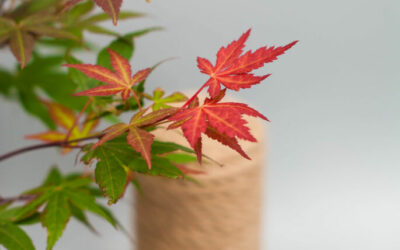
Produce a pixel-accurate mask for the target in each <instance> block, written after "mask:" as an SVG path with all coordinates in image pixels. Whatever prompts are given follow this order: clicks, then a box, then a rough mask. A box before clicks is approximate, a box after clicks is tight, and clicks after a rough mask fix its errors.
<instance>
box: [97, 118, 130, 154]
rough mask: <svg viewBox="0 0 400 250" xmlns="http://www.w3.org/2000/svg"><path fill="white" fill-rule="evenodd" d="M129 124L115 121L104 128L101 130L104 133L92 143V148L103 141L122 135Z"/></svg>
mask: <svg viewBox="0 0 400 250" xmlns="http://www.w3.org/2000/svg"><path fill="white" fill-rule="evenodd" d="M128 129H129V126H128V124H125V123H117V124H114V125H112V126H110V127H108V128H106V129H105V130H103V133H104V135H103V136H102V137H101V139H100V140H99V141H98V142H97V143H96V144H94V145H93V147H92V149H94V148H96V147H98V146H100V145H101V144H103V143H105V142H106V141H109V140H111V139H114V138H115V137H117V136H119V135H122V134H123V133H125V132H126V131H128Z"/></svg>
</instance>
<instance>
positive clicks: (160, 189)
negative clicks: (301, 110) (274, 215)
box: [135, 120, 264, 250]
mask: <svg viewBox="0 0 400 250" xmlns="http://www.w3.org/2000/svg"><path fill="white" fill-rule="evenodd" d="M250 121H251V122H250V125H249V126H250V127H251V130H252V133H253V134H254V135H255V137H256V138H257V139H258V140H259V142H258V143H247V142H243V141H241V142H240V144H241V145H242V146H243V149H244V150H245V152H246V153H248V155H249V156H250V157H251V158H252V160H251V161H249V160H247V159H244V158H242V157H241V156H240V155H239V154H238V153H236V152H235V151H233V150H231V149H230V148H228V147H225V146H223V145H222V144H219V143H216V142H215V141H212V140H209V139H208V138H206V136H203V147H204V153H205V154H206V155H208V156H210V157H211V158H212V159H215V160H216V161H218V162H220V163H223V166H222V167H221V166H219V165H218V164H215V163H212V162H210V161H207V160H205V161H206V163H205V164H203V165H202V166H198V165H197V164H192V165H190V166H189V167H190V168H193V169H196V170H201V171H204V172H205V174H201V175H195V176H193V177H195V178H196V179H197V180H198V181H199V183H200V184H196V183H193V182H190V181H187V180H171V179H165V178H158V177H149V176H139V177H138V179H139V182H140V185H141V186H142V190H143V194H136V195H135V196H136V202H135V204H136V210H135V211H136V215H135V217H136V218H135V227H136V228H135V231H136V233H137V249H138V250H189V249H190V250H258V249H259V241H260V209H261V184H262V183H261V181H262V170H263V162H264V156H263V154H264V147H263V140H264V137H263V131H264V126H263V125H262V124H261V123H260V122H259V121H257V120H250ZM171 136H172V137H176V138H177V142H179V143H181V142H184V139H182V138H181V136H177V134H176V131H171V132H170V134H165V133H163V134H162V135H160V137H159V138H161V139H162V138H171Z"/></svg>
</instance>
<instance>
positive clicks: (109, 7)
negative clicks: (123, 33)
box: [94, 0, 122, 25]
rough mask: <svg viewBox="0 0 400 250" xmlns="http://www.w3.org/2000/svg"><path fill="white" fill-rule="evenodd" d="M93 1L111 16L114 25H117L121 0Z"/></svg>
mask: <svg viewBox="0 0 400 250" xmlns="http://www.w3.org/2000/svg"><path fill="white" fill-rule="evenodd" d="M94 2H95V3H96V4H97V5H98V6H100V7H101V8H102V9H103V10H104V12H106V13H107V14H108V15H109V16H110V17H111V18H112V20H113V23H114V25H117V21H118V15H119V10H120V9H121V4H122V0H94Z"/></svg>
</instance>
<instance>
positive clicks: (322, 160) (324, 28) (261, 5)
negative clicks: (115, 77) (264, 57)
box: [0, 0, 400, 250]
mask: <svg viewBox="0 0 400 250" xmlns="http://www.w3.org/2000/svg"><path fill="white" fill-rule="evenodd" d="M124 2H125V3H124V5H123V8H124V9H131V10H139V11H143V12H147V13H150V17H148V18H146V19H143V20H140V21H138V20H135V21H132V22H121V23H120V27H119V28H120V29H121V30H124V31H129V30H131V29H132V28H142V27H145V26H149V25H160V24H161V25H163V26H164V27H166V30H165V31H163V32H157V33H154V34H151V35H148V36H146V37H143V38H141V39H140V40H138V41H137V51H136V52H135V57H134V60H133V61H132V62H133V66H134V67H136V68H140V67H142V66H149V65H152V64H154V63H155V62H157V61H159V60H161V59H164V58H166V57H171V56H178V57H179V59H178V60H175V61H171V62H169V63H167V64H165V65H163V66H162V67H160V68H159V69H157V71H156V72H154V74H152V75H151V77H150V79H149V81H148V88H149V89H152V88H153V87H157V86H163V87H164V88H166V89H167V90H169V91H173V90H176V89H193V88H196V87H198V86H200V84H202V83H203V82H204V81H205V80H206V78H205V76H204V75H202V74H200V73H199V71H198V69H197V68H196V63H195V58H196V56H198V55H199V56H203V57H206V58H210V59H212V60H214V58H215V57H214V56H215V53H216V52H217V50H218V49H219V47H220V46H222V45H226V44H227V43H228V42H230V41H231V40H233V39H236V38H237V37H238V36H239V35H240V34H241V33H242V32H243V31H245V30H246V29H247V28H249V27H252V28H253V33H252V35H251V37H250V40H249V41H248V43H247V44H248V47H249V48H252V49H255V48H258V47H260V46H262V45H265V44H268V45H282V44H286V43H288V42H290V41H292V40H297V39H298V40H300V43H299V44H298V45H296V46H295V47H294V48H293V49H292V50H290V52H289V53H287V54H286V55H284V56H282V57H281V58H280V59H279V61H277V62H275V63H273V64H271V65H268V66H267V67H266V68H265V69H263V70H262V72H272V73H273V75H272V77H271V78H269V79H267V80H266V81H265V82H264V83H263V84H261V85H258V86H255V87H253V88H252V89H250V90H245V91H243V92H241V94H240V95H239V96H240V97H241V98H246V99H248V100H251V101H250V102H251V103H252V104H253V106H254V107H257V108H258V109H259V110H261V111H262V112H263V113H264V114H266V115H267V116H268V117H269V118H270V119H271V120H272V123H271V124H270V125H269V126H268V130H269V132H268V133H269V138H270V141H269V146H270V152H269V159H268V164H269V167H268V176H266V180H267V181H266V187H265V198H266V206H265V211H264V212H265V213H264V218H263V223H264V227H263V249H269V250H293V249H296V250H320V249H324V250H342V249H343V250H377V249H379V250H398V249H400V237H399V234H400V213H399V210H400V154H399V149H400V142H399V141H400V132H399V127H400V118H399V113H400V87H399V84H400V70H399V65H400V64H399V58H400V49H399V44H400V32H399V27H400V4H399V2H398V1H396V0H380V1H378V0H375V1H374V0H336V1H326V0H325V1H324V0H302V1H298V0H297V1H296V0H248V1H232V0H203V1H179V0H153V2H152V3H151V4H147V3H145V1H144V0H125V1H124ZM101 42H102V44H106V43H108V40H106V39H104V40H102V41H101ZM93 58H94V57H93V56H91V55H87V57H86V58H85V60H86V61H90V60H93ZM12 61H13V59H12V57H11V56H10V55H9V54H8V51H6V50H1V51H0V64H1V65H3V66H10V64H11V62H12ZM0 117H1V118H0V119H1V123H0V152H1V153H2V152H6V151H8V150H9V149H13V148H17V147H19V146H21V145H27V144H29V142H26V141H24V140H23V139H22V137H23V135H25V134H30V133H34V132H39V131H42V130H43V127H42V125H41V124H39V123H38V122H37V121H35V120H33V119H31V118H29V117H27V116H26V115H25V114H23V113H22V112H21V110H20V108H19V107H18V106H17V105H15V104H13V103H8V102H6V101H4V100H1V106H0ZM54 153H55V151H54V150H53V149H49V150H43V151H38V152H35V153H29V154H26V155H23V156H20V157H17V158H14V159H11V160H8V161H5V162H1V163H0V194H1V195H4V196H10V195H16V194H18V193H19V192H21V191H23V190H24V189H26V188H29V187H32V186H33V185H36V184H37V183H39V182H40V181H41V179H42V176H43V175H44V173H45V172H46V171H47V170H48V167H49V166H50V165H51V164H52V163H57V164H59V165H61V166H62V168H63V170H64V171H70V170H71V169H73V167H72V166H71V161H72V160H73V158H74V157H73V156H72V155H71V156H68V157H66V158H63V159H61V158H59V157H57V156H56V154H54ZM75 169H76V168H75ZM131 202H132V199H131V196H129V195H128V196H127V197H126V199H124V200H123V201H122V202H120V204H118V205H116V206H115V207H114V208H113V209H114V211H115V212H117V213H118V216H119V218H120V219H121V220H122V221H123V223H124V224H125V225H127V226H128V227H129V225H130V210H131ZM94 219H95V218H94ZM94 225H95V226H96V227H98V228H99V232H100V234H101V236H100V237H98V236H95V235H92V234H91V233H89V232H88V231H87V230H86V229H85V228H84V227H83V226H81V225H80V224H78V223H76V222H72V223H70V225H69V226H68V228H67V230H66V232H65V233H64V236H63V237H62V239H61V240H60V242H59V243H58V244H57V245H56V248H55V249H57V250H62V249H88V250H89V249H98V250H100V249H104V250H108V249H131V248H130V242H129V239H127V238H126V237H125V236H124V235H123V234H121V233H119V232H115V231H114V230H113V229H112V228H111V227H110V226H108V225H107V224H106V223H104V222H102V221H98V220H94ZM27 231H29V233H31V234H32V235H33V237H34V241H35V244H36V246H37V248H38V249H44V245H45V232H44V231H43V230H42V229H41V228H40V226H37V227H30V228H27Z"/></svg>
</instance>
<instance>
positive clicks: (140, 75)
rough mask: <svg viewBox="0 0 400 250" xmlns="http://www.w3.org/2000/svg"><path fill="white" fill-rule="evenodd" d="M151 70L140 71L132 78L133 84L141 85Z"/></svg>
mask: <svg viewBox="0 0 400 250" xmlns="http://www.w3.org/2000/svg"><path fill="white" fill-rule="evenodd" d="M150 72H151V68H146V69H142V70H140V71H138V72H137V73H136V74H135V75H134V76H132V79H131V84H132V85H133V84H135V83H139V82H141V81H143V80H144V79H146V78H147V76H148V75H149V74H150Z"/></svg>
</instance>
